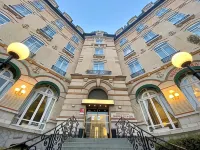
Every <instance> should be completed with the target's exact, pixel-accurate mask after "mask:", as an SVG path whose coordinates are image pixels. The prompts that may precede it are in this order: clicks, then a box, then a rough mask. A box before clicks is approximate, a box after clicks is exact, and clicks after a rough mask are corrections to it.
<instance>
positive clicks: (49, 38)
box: [36, 29, 53, 41]
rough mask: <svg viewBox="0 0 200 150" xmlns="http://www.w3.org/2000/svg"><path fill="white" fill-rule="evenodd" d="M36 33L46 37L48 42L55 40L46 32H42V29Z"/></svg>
mask: <svg viewBox="0 0 200 150" xmlns="http://www.w3.org/2000/svg"><path fill="white" fill-rule="evenodd" d="M36 32H37V33H38V34H41V35H42V36H44V37H45V38H46V39H47V41H51V40H52V39H53V38H52V37H50V36H49V35H47V34H46V33H45V32H44V31H42V29H37V30H36Z"/></svg>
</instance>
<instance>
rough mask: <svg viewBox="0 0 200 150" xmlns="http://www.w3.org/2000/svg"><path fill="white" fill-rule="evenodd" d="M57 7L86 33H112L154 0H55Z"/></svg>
mask: <svg viewBox="0 0 200 150" xmlns="http://www.w3.org/2000/svg"><path fill="white" fill-rule="evenodd" d="M56 1H57V3H58V5H59V9H60V10H61V11H62V12H66V13H67V14H69V15H70V16H71V17H72V19H73V23H74V24H75V25H79V26H80V27H81V28H83V30H84V31H85V32H86V33H90V32H92V31H97V30H100V31H105V32H108V33H109V34H114V33H115V32H116V31H117V30H118V29H119V28H121V27H123V26H124V25H126V23H127V22H128V20H129V19H130V18H132V17H133V16H135V15H137V16H138V15H139V14H140V13H141V10H142V9H143V8H144V6H146V4H148V3H149V2H151V1H152V2H155V0H56Z"/></svg>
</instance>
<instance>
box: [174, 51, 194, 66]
mask: <svg viewBox="0 0 200 150" xmlns="http://www.w3.org/2000/svg"><path fill="white" fill-rule="evenodd" d="M192 60H193V59H192V55H191V54H190V53H187V52H179V53H176V54H175V55H174V56H173V57H172V64H173V65H174V66H175V67H177V68H183V67H187V66H188V65H190V64H191V62H192Z"/></svg>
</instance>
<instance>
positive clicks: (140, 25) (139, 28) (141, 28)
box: [136, 24, 145, 32]
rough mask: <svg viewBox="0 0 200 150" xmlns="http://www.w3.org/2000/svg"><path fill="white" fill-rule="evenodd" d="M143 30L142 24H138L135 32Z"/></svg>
mask: <svg viewBox="0 0 200 150" xmlns="http://www.w3.org/2000/svg"><path fill="white" fill-rule="evenodd" d="M144 28H145V25H144V24H139V25H138V26H137V27H136V31H137V32H142V31H143V30H144Z"/></svg>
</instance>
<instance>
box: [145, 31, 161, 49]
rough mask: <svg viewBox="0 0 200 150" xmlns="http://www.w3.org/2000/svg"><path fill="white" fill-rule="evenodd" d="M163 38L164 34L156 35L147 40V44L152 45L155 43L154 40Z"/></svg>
mask: <svg viewBox="0 0 200 150" xmlns="http://www.w3.org/2000/svg"><path fill="white" fill-rule="evenodd" d="M160 39H162V35H159V34H158V35H156V36H155V37H154V38H152V39H151V40H149V41H147V42H146V44H147V46H150V45H151V44H153V43H154V42H156V41H158V40H160Z"/></svg>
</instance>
